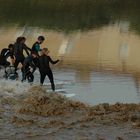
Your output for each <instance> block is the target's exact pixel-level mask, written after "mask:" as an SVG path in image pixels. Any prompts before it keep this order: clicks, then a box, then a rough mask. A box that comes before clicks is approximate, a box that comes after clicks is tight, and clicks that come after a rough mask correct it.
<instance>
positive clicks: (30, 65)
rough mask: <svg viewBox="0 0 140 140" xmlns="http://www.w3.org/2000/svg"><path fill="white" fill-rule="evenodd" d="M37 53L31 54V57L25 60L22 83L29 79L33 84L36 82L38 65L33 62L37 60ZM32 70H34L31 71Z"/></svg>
mask: <svg viewBox="0 0 140 140" xmlns="http://www.w3.org/2000/svg"><path fill="white" fill-rule="evenodd" d="M37 57H38V56H37V54H36V52H31V54H30V55H29V56H27V57H26V58H25V60H24V63H23V67H22V76H23V77H22V81H24V80H26V78H27V79H28V82H33V80H34V75H33V73H34V71H35V70H36V65H35V64H34V62H33V60H34V59H35V58H37ZM30 68H32V69H33V70H32V71H31V69H30Z"/></svg>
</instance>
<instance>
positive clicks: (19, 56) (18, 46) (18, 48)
mask: <svg viewBox="0 0 140 140" xmlns="http://www.w3.org/2000/svg"><path fill="white" fill-rule="evenodd" d="M23 50H25V52H26V53H27V55H29V52H28V50H29V51H31V49H30V48H28V47H27V46H26V45H25V44H22V43H15V44H14V54H15V57H16V61H15V65H14V66H15V68H16V69H17V66H18V64H19V63H21V64H23V62H24V59H25V56H24V54H23Z"/></svg>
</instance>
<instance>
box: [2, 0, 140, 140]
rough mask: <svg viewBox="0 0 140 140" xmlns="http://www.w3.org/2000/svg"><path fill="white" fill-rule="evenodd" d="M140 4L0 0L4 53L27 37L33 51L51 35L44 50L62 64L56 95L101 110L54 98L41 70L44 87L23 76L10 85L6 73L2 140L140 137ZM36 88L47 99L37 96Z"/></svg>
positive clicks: (125, 1)
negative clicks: (37, 41) (51, 96)
mask: <svg viewBox="0 0 140 140" xmlns="http://www.w3.org/2000/svg"><path fill="white" fill-rule="evenodd" d="M139 4H140V2H139V0H135V1H132V0H123V1H122V0H115V1H104V0H98V1H95V0H76V1H74V0H69V1H67V0H55V1H51V0H47V1H45V0H42V1H39V0H30V1H27V0H22V1H17V0H0V50H1V49H3V48H5V47H7V46H8V44H9V43H14V42H15V40H16V38H17V37H18V36H25V37H26V38H27V41H26V44H27V45H28V46H29V47H32V44H33V43H34V42H35V41H36V38H37V37H38V36H39V35H44V36H45V38H46V40H45V42H44V43H43V44H42V45H41V47H42V48H43V47H48V48H49V50H50V56H52V58H53V59H57V58H59V59H60V60H61V61H60V63H59V64H57V65H56V66H51V67H52V70H53V73H54V79H55V84H56V92H57V93H58V94H59V95H66V96H67V97H69V99H72V100H74V101H76V102H77V101H80V102H83V103H85V104H89V105H91V106H93V105H94V107H95V105H97V108H96V109H97V112H96V111H95V110H94V109H93V110H92V109H91V108H89V107H85V105H83V103H79V102H78V104H79V106H78V107H77V106H76V105H75V102H72V104H71V105H72V106H73V107H72V106H71V105H70V103H69V104H68V99H63V98H61V99H60V97H58V96H53V97H54V98H55V99H53V98H51V99H50V98H49V97H50V96H49V95H48V92H49V93H52V92H51V89H50V84H49V81H48V79H47V78H46V80H45V84H44V87H43V88H44V89H45V90H47V91H48V92H47V93H46V91H42V90H41V89H40V87H38V85H39V73H38V71H36V72H35V82H34V85H37V87H38V88H37V89H36V88H35V89H32V88H31V87H30V85H29V84H28V83H26V82H25V83H21V82H20V79H21V73H20V71H18V72H19V75H20V79H19V81H10V80H8V81H5V80H4V79H3V78H2V75H3V71H0V78H1V80H0V130H1V131H0V139H57V140H59V139H60V140H63V139H70V140H71V139H74V140H83V139H84V140H85V139H88V140H90V139H91V140H92V139H93V140H94V139H95V140H98V139H99V140H100V139H107V140H113V139H114V140H117V139H118V140H119V139H128V140H139V137H140V135H139V134H140V131H139V114H140V113H139V112H140V111H139V103H140V63H139V60H140V55H139V52H140V28H139V25H140V23H139V22H140V20H139V19H140V15H139V13H140V8H139ZM23 7H24V8H23ZM101 7H102V8H101ZM34 85H33V86H34ZM30 88H31V89H32V92H33V93H35V94H36V93H40V94H41V95H40V96H39V97H38V95H36V96H37V97H36V96H35V98H34V96H33V97H32V96H30V94H31V90H29V89H30ZM44 94H45V96H46V94H47V98H44ZM38 101H39V103H38ZM48 101H49V102H48ZM53 101H54V103H56V104H54V106H53V107H52V104H51V103H52V102H53ZM62 101H63V102H65V103H66V104H63V105H62V104H61V103H62ZM40 103H42V105H40ZM104 103H105V104H104ZM108 103H109V105H108ZM126 103H127V105H126ZM99 104H103V105H99ZM111 104H115V105H114V106H115V107H114V106H113V105H112V106H111ZM46 105H47V106H49V108H51V109H50V110H49V108H47V106H46ZM50 105H51V107H50ZM98 105H99V106H98ZM65 106H66V107H67V108H68V110H66V108H65ZM81 106H82V107H83V106H84V107H83V108H82V107H81ZM73 108H75V109H76V110H75V109H73ZM107 108H108V110H106V109H107ZM113 108H119V110H120V111H118V112H117V110H113ZM43 109H44V110H45V111H47V113H46V112H45V111H44V110H43ZM129 109H130V111H128V110H129ZM36 111H37V112H36ZM64 112H65V113H66V114H65V115H64V114H63V113H64ZM68 112H69V113H68ZM55 113H56V114H57V113H58V114H59V113H60V114H59V115H58V116H56V114H55ZM61 113H62V114H63V115H62V114H61ZM67 113H68V114H67ZM47 114H52V115H53V114H55V116H47ZM132 114H133V115H134V116H133V115H132ZM88 115H89V116H88ZM115 116H116V117H115Z"/></svg>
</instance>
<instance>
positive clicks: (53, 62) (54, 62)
mask: <svg viewBox="0 0 140 140" xmlns="http://www.w3.org/2000/svg"><path fill="white" fill-rule="evenodd" d="M48 59H49V62H51V63H52V64H56V63H58V62H59V60H56V61H53V60H52V59H51V57H50V56H48Z"/></svg>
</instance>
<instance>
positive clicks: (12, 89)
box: [0, 79, 30, 96]
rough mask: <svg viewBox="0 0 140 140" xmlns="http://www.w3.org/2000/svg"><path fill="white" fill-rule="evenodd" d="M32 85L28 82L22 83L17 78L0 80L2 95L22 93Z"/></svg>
mask: <svg viewBox="0 0 140 140" xmlns="http://www.w3.org/2000/svg"><path fill="white" fill-rule="evenodd" d="M29 87H30V85H29V84H28V83H22V82H21V81H16V80H14V81H13V80H5V79H1V80H0V95H1V96H2V95H8V96H14V95H20V94H23V92H25V91H27V90H28V89H29Z"/></svg>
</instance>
